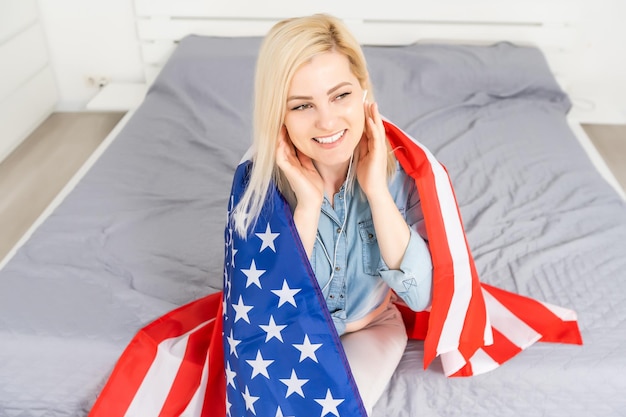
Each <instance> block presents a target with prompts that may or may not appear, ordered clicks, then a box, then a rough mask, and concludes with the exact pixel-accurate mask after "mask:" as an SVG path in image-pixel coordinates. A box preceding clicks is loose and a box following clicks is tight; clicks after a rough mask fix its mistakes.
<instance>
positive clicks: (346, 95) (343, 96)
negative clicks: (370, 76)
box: [335, 91, 352, 100]
mask: <svg viewBox="0 0 626 417" xmlns="http://www.w3.org/2000/svg"><path fill="white" fill-rule="evenodd" d="M350 94H352V92H350V91H347V92H345V93H342V94H339V95H338V96H337V97H335V100H342V99H344V98H346V97H348V96H349V95H350Z"/></svg>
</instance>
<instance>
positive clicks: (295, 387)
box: [280, 369, 309, 398]
mask: <svg viewBox="0 0 626 417" xmlns="http://www.w3.org/2000/svg"><path fill="white" fill-rule="evenodd" d="M280 382H282V383H283V384H285V385H287V394H285V398H287V397H289V396H290V395H291V394H293V393H296V394H299V395H300V396H301V397H302V398H304V392H302V386H303V385H304V384H306V383H307V382H309V380H308V379H298V375H296V370H295V369H292V370H291V377H290V378H289V379H281V380H280Z"/></svg>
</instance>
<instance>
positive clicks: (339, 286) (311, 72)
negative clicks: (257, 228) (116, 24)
mask: <svg viewBox="0 0 626 417" xmlns="http://www.w3.org/2000/svg"><path fill="white" fill-rule="evenodd" d="M372 91H373V88H372V86H371V82H370V79H369V76H368V72H367V66H366V62H365V58H364V55H363V52H362V51H361V48H360V46H359V44H358V42H357V41H356V40H355V38H354V37H353V36H352V34H351V33H350V32H349V31H348V29H347V28H346V26H345V25H344V24H343V23H342V22H341V21H340V20H338V19H336V18H333V17H331V16H327V15H314V16H309V17H302V18H295V19H289V20H285V21H282V22H280V23H278V24H276V25H275V26H274V27H273V28H272V30H271V31H270V32H269V34H268V35H267V36H266V38H265V40H264V43H263V44H262V46H261V50H260V54H259V58H258V62H257V70H256V80H255V103H254V105H255V106H254V143H253V148H252V149H253V154H252V168H251V172H250V179H249V183H248V186H247V189H246V191H245V193H244V194H243V197H242V198H241V200H240V201H239V204H238V205H237V206H236V208H235V210H234V215H233V217H234V219H235V220H234V224H235V228H236V232H237V233H239V234H240V235H241V236H245V235H246V234H247V233H248V230H249V229H250V227H251V226H252V225H254V224H255V222H256V221H257V219H258V217H259V214H260V212H261V208H262V206H263V202H264V198H265V195H266V193H267V191H268V188H269V186H270V183H271V181H272V180H273V181H274V182H275V183H276V184H277V186H278V188H279V190H280V192H281V193H282V194H283V195H284V196H285V197H286V198H287V200H288V201H289V203H290V206H291V209H292V213H293V218H294V222H295V225H296V228H297V232H298V234H299V236H300V239H301V241H302V245H303V247H304V249H305V251H306V254H307V255H308V257H309V260H310V263H311V267H312V269H313V271H314V273H315V277H316V278H317V281H318V283H319V287H320V288H321V290H322V293H323V295H324V297H325V300H326V304H327V307H328V309H329V311H330V314H331V315H332V320H333V323H334V324H335V327H336V330H337V332H338V334H339V335H340V337H341V343H342V345H343V348H344V350H345V353H346V356H347V358H348V361H349V364H350V368H351V371H352V374H353V376H354V378H355V381H356V384H357V387H358V390H359V393H360V395H361V397H362V399H363V402H364V404H365V408H366V409H367V410H368V412H370V411H371V409H372V408H373V406H374V404H375V402H376V401H377V400H378V398H379V397H380V396H381V394H382V393H383V391H384V389H385V387H386V385H387V383H388V382H389V380H390V378H391V376H392V374H393V372H394V370H395V368H396V366H397V365H398V363H399V361H400V358H401V356H402V354H403V352H404V349H405V346H406V343H407V336H406V333H405V329H404V325H403V322H402V319H401V316H400V314H399V313H398V310H397V309H396V307H395V306H394V304H393V303H391V301H390V300H391V298H392V294H393V293H395V294H396V295H397V296H399V297H401V298H402V299H403V300H404V302H406V303H407V304H408V306H409V307H411V309H413V310H415V311H421V310H424V309H425V308H427V307H428V306H429V304H430V301H431V286H432V265H431V259H430V254H429V251H428V247H427V245H426V243H425V241H424V239H423V238H422V237H421V236H420V234H418V232H417V229H418V226H419V225H420V223H421V222H422V217H421V211H420V208H419V204H420V200H419V195H418V194H417V190H416V188H415V183H414V182H413V181H411V180H409V179H408V177H407V175H406V174H405V172H404V171H403V170H402V168H401V167H400V166H399V165H398V164H397V162H396V161H395V158H394V157H393V154H392V153H391V152H390V151H389V149H388V144H387V140H386V136H385V130H384V127H383V123H382V120H381V116H380V114H379V112H378V107H377V105H376V103H375V102H374V101H373V100H374V96H373V93H372ZM392 290H393V291H392Z"/></svg>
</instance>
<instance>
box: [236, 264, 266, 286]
mask: <svg viewBox="0 0 626 417" xmlns="http://www.w3.org/2000/svg"><path fill="white" fill-rule="evenodd" d="M241 272H243V273H244V274H245V275H246V276H247V277H248V281H246V288H248V287H249V286H250V285H252V284H254V285H256V286H257V287H259V288H261V281H259V278H260V277H261V275H263V274H264V273H265V271H264V270H263V269H256V264H255V263H254V259H253V260H252V265H250V269H242V270H241Z"/></svg>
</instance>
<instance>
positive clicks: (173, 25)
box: [135, 0, 582, 83]
mask: <svg viewBox="0 0 626 417" xmlns="http://www.w3.org/2000/svg"><path fill="white" fill-rule="evenodd" d="M581 1H582V0H550V1H545V0H524V1H522V0H473V1H467V0H440V1H437V2H433V1H429V0H413V1H402V0H382V1H363V0H361V1H354V0H344V1H336V0H335V1H333V0H317V1H315V2H299V1H293V0H270V1H267V2H262V1H258V0H228V1H225V0H220V1H218V0H176V1H170V0H135V13H136V17H137V33H138V36H139V39H140V43H141V51H142V59H143V65H144V71H145V76H146V79H147V80H148V81H149V82H150V81H151V80H153V79H154V77H155V76H156V74H157V73H158V71H159V70H160V68H161V66H162V65H163V63H164V62H165V61H166V59H167V57H168V56H169V54H170V53H171V52H172V50H173V49H174V47H175V44H176V42H177V41H179V40H180V39H181V38H183V37H184V36H186V35H188V34H191V33H194V34H199V35H212V36H263V35H265V34H266V33H267V31H268V30H269V29H270V28H271V26H272V25H273V24H274V23H276V22H277V21H279V20H281V19H283V18H286V17H293V16H303V15H309V14H313V13H329V14H332V15H334V16H337V17H339V18H341V19H342V20H344V21H345V22H346V24H347V25H348V26H349V27H350V28H351V30H352V31H353V33H354V34H355V36H356V37H357V39H359V41H360V42H361V43H362V44H370V45H373V44H376V45H381V44H408V43H414V42H456V43H492V42H497V41H511V42H514V43H518V44H532V45H536V46H538V47H539V48H541V49H542V51H543V52H544V54H545V55H546V58H547V59H548V62H549V64H550V66H551V68H552V69H553V71H554V73H555V76H556V77H557V78H558V79H559V81H561V82H562V83H563V81H564V80H566V79H567V78H568V75H567V70H569V69H570V67H571V66H570V65H569V63H570V62H571V59H570V57H571V56H572V54H573V53H574V52H575V49H576V47H577V33H576V22H577V21H578V19H579V14H580V10H581Z"/></svg>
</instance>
